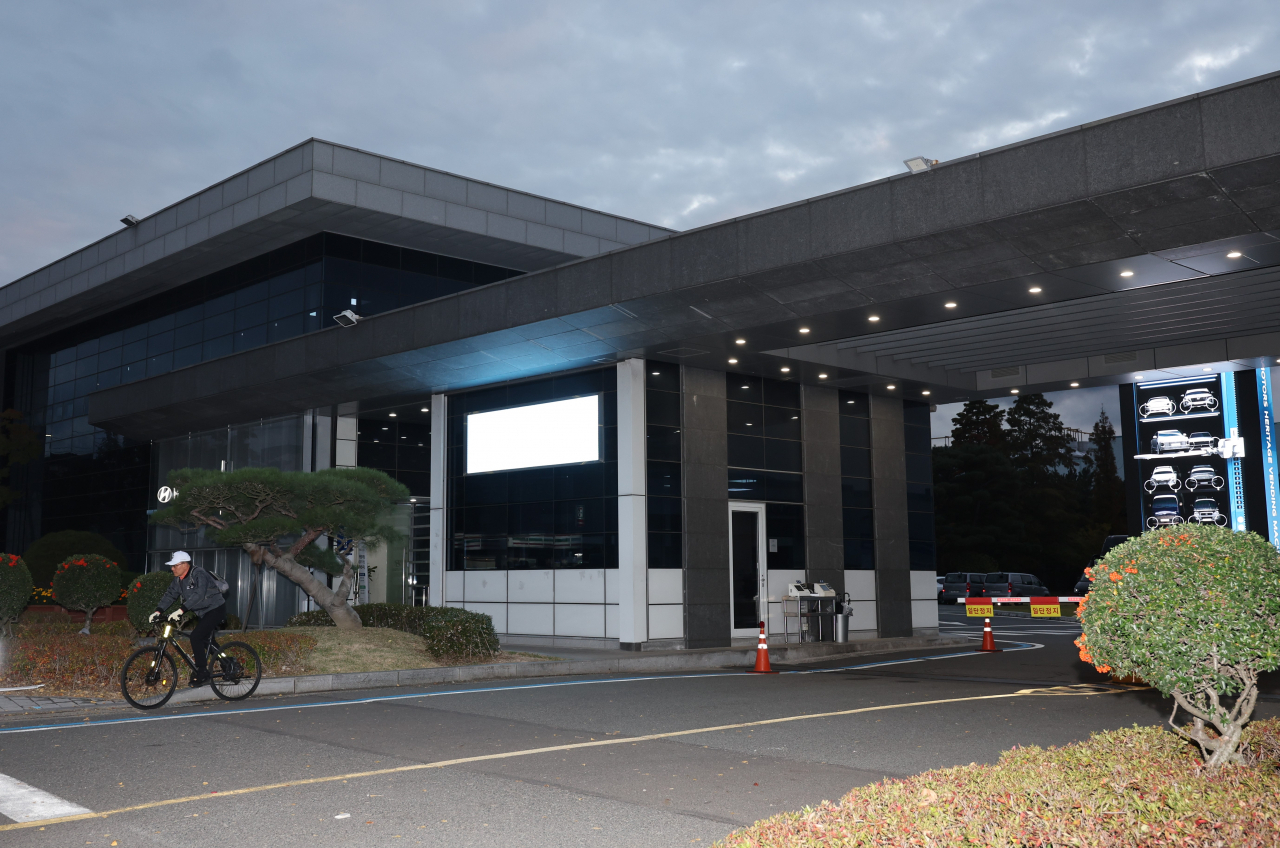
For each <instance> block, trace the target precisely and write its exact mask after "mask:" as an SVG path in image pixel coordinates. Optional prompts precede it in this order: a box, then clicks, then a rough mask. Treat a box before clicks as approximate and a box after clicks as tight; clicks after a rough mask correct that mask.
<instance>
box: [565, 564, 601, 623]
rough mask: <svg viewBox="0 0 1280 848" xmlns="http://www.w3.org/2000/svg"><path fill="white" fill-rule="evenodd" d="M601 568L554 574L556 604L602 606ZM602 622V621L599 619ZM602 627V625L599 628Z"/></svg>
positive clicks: (576, 569)
mask: <svg viewBox="0 0 1280 848" xmlns="http://www.w3.org/2000/svg"><path fill="white" fill-rule="evenodd" d="M604 572H605V570H604V569H603V568H562V569H559V570H557V571H556V572H555V581H556V599H555V600H556V603H557V604H603V603H604ZM601 620H602V621H603V619H601ZM603 626H604V625H603V624H602V625H601V627H603Z"/></svg>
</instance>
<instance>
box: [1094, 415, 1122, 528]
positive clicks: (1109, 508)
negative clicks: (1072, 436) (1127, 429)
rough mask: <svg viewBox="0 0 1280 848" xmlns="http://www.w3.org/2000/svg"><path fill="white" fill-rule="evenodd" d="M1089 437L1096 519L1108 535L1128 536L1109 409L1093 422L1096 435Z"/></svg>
mask: <svg viewBox="0 0 1280 848" xmlns="http://www.w3.org/2000/svg"><path fill="white" fill-rule="evenodd" d="M1089 438H1090V441H1092V442H1093V447H1094V449H1093V453H1092V455H1091V459H1092V462H1091V465H1092V472H1093V473H1092V478H1093V479H1092V481H1091V483H1092V486H1091V487H1090V488H1091V491H1090V501H1091V503H1090V507H1091V511H1092V513H1093V520H1094V521H1096V522H1098V523H1099V524H1104V525H1106V526H1107V528H1108V534H1116V535H1119V534H1122V533H1125V532H1126V526H1127V524H1128V522H1127V520H1126V518H1127V516H1126V511H1125V497H1124V481H1123V480H1121V479H1120V472H1119V468H1118V466H1117V465H1116V454H1115V451H1114V450H1113V448H1112V445H1113V444H1114V442H1115V438H1116V430H1115V427H1113V426H1111V419H1110V418H1108V417H1107V411H1106V409H1102V410H1101V411H1100V412H1099V414H1098V420H1097V421H1096V422H1094V425H1093V433H1092V435H1091V436H1090V437H1089Z"/></svg>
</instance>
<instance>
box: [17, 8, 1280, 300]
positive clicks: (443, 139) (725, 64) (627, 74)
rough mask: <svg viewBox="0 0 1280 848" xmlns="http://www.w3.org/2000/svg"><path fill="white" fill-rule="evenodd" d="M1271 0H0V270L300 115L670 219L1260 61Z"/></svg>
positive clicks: (995, 139) (475, 171)
mask: <svg viewBox="0 0 1280 848" xmlns="http://www.w3.org/2000/svg"><path fill="white" fill-rule="evenodd" d="M1278 21H1280V14H1278V13H1277V7H1276V6H1275V4H1274V3H1273V2H1264V1H1263V0H1259V2H1237V3H1222V2H1215V3H1208V2H1201V3H1190V2H1184V3H1177V2H1169V3H1140V4H1139V3H1135V4H1121V3H1113V2H1078V3H1059V4H1025V3H1013V2H973V1H972V0H971V1H970V2H938V3H911V2H860V3H856V4H855V3H845V2H834V3H821V2H804V0H801V2H791V3H759V2H754V3H753V2H701V3H683V2H674V0H672V1H671V2H657V0H651V2H645V3H631V4H622V3H616V2H596V3H589V2H564V3H556V2H541V3H539V2H531V1H528V0H527V1H526V2H508V3H501V2H439V3H421V2H400V3H393V2H387V3H379V4H354V3H335V2H322V1H319V0H317V1H316V2H306V3H302V2H296V3H270V4H266V3H251V2H235V0H232V2H224V3H218V4H203V5H191V4H166V3H145V2H143V3H133V4H117V5H114V6H103V5H97V4H87V3H79V4H18V3H11V4H6V6H5V7H4V8H3V10H0V72H3V75H4V79H5V80H6V82H7V85H5V86H4V87H3V89H0V108H3V114H4V116H5V122H4V126H5V132H4V134H3V140H2V141H0V144H3V152H4V154H5V155H4V156H3V157H2V158H0V184H3V185H4V187H5V193H4V200H3V202H0V282H7V281H8V280H11V279H13V278H15V277H18V276H21V275H22V274H25V273H27V272H29V271H32V270H34V269H35V268H37V267H39V266H41V265H43V264H46V263H48V262H51V261H53V260H55V259H57V258H58V257H60V256H62V255H64V254H66V253H67V252H69V251H71V250H73V249H76V248H78V247H80V246H83V245H84V244H86V243H88V242H90V241H92V240H94V239H97V238H100V237H102V236H103V235H105V234H107V233H109V232H111V231H112V230H114V229H116V227H117V225H116V221H117V220H118V219H119V218H120V217H121V216H122V215H124V214H126V213H132V214H137V215H145V214H148V213H150V212H152V211H155V210H156V209H158V208H160V207H162V206H165V205H168V204H170V203H172V202H174V201H175V200H177V199H179V198H181V197H183V196H185V195H187V194H190V193H193V192H195V191H198V190H199V189H201V188H203V187H205V186H207V185H209V184H211V183H213V182H215V181H217V180H219V179H222V178H224V177H226V176H228V175H230V174H232V173H234V172H236V171H239V170H241V169H244V168H246V167H248V166H249V165H251V164H253V163H255V162H257V161H259V160H261V159H263V158H265V157H267V156H269V155H271V154H273V153H276V152H278V151H280V150H282V149H284V148H285V147H288V146H290V145H292V144H295V143H297V142H299V141H301V140H302V139H304V138H307V137H309V136H312V135H315V136H320V137H325V138H329V139H332V140H335V141H340V142H344V143H347V144H353V145H356V146H359V147H364V148H367V149H371V150H375V151H378V152H380V153H384V154H387V155H391V156H398V157H401V158H404V159H409V160H412V161H415V162H420V163H423V164H428V165H432V166H434V167H438V168H443V169H445V170H451V171H455V172H459V173H463V174H466V175H469V176H473V177H476V178H479V179H485V180H490V181H493V182H496V183H500V184H505V185H511V186H516V187H519V188H523V189H526V190H529V191H534V192H538V193H542V194H546V195H550V196H553V197H557V198H562V199H565V200H569V201H573V202H577V203H582V204H586V205H588V206H594V207H598V208H602V209H606V210H608V211H611V212H616V213H618V214H623V215H629V216H632V217H636V218H639V219H642V220H647V221H652V222H655V223H661V224H665V225H668V226H673V227H676V228H680V229H685V228H689V227H693V226H698V225H702V224H706V223H710V222H713V221H717V220H721V219H724V218H727V217H731V216H733V215H737V214H742V213H744V212H750V211H755V210H758V209H762V208H767V207H769V206H773V205H777V204H780V203H786V202H789V201H794V200H798V199H801V198H805V197H810V196H813V195H817V194H821V193H824V192H828V191H834V190H836V189H840V188H843V187H846V186H850V185H855V184H858V183H861V182H865V181H867V180H872V179H876V178H879V177H884V176H886V175H888V174H892V173H898V172H901V171H902V170H903V167H902V164H901V160H902V159H904V158H906V157H907V156H911V155H928V156H931V157H933V158H937V159H944V160H945V159H948V158H953V157H956V156H962V155H965V154H968V153H971V152H974V151H976V150H980V149H984V148H989V147H993V146H998V145H1002V144H1007V143H1010V142H1013V141H1017V140H1019V139H1022V138H1027V137H1030V136H1034V135H1038V134H1041V133H1044V132H1049V131H1052V130H1055V129H1058V128H1061V127H1064V126H1070V125H1073V124H1079V123H1083V122H1086V121H1090V120H1094V119H1097V118H1102V117H1106V116H1108V115H1111V114H1115V113H1119V112H1123V111H1126V110H1129V109H1134V108H1138V107H1141V106H1145V105H1148V104H1151V103H1155V102H1158V101H1161V100H1166V99H1169V98H1173V97H1177V96H1181V95H1184V94H1188V93H1191V92H1194V91H1199V90H1204V89H1207V88H1211V87H1213V86H1216V85H1221V84H1224V83H1227V82H1231V81H1234V80H1239V79H1244V78H1248V77H1250V76H1255V75H1257V74H1261V73H1265V72H1268V71H1271V70H1274V69H1275V59H1274V57H1275V56H1277V55H1280V43H1278V41H1280V36H1278V27H1277V22H1278Z"/></svg>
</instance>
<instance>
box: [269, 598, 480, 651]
mask: <svg viewBox="0 0 1280 848" xmlns="http://www.w3.org/2000/svg"><path fill="white" fill-rule="evenodd" d="M354 609H355V611H356V615H358V616H360V622H361V623H362V624H363V625H364V626H365V627H386V628H389V629H391V630H400V631H403V632H405V633H413V634H415V635H417V636H421V637H422V638H423V640H424V641H425V642H426V649H427V653H429V654H431V656H433V657H435V658H436V659H440V660H448V661H455V662H456V661H459V660H487V659H490V658H492V657H493V655H494V654H496V653H497V652H498V651H499V645H498V634H497V633H495V632H494V629H493V619H492V618H490V617H489V616H487V615H484V614H483V613H478V612H469V611H468V610H464V609H458V608H457V607H412V606H409V605H407V604H360V605H358V606H356V607H354ZM286 626H287V627H331V626H333V619H332V618H331V617H330V616H329V613H327V612H325V611H324V610H314V611H312V612H301V613H298V614H297V615H295V616H294V617H293V618H291V619H289V621H288V624H287V625H286Z"/></svg>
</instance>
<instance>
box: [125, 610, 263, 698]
mask: <svg viewBox="0 0 1280 848" xmlns="http://www.w3.org/2000/svg"><path fill="white" fill-rule="evenodd" d="M151 632H153V633H154V632H155V630H154V629H153V630H152V631H151ZM178 636H185V637H186V638H187V639H188V640H190V639H191V634H190V633H187V632H186V631H184V630H179V629H178V628H177V627H175V626H174V625H173V624H172V623H169V622H166V623H165V624H164V626H163V628H162V629H161V631H160V634H159V635H158V636H156V643H155V645H154V646H152V647H147V648H139V649H138V650H136V651H134V652H133V655H132V656H130V657H129V659H127V660H125V662H124V669H122V670H121V672H120V691H121V692H122V693H124V699H125V700H126V701H128V702H129V703H130V704H132V705H133V706H135V707H137V708H138V709H140V710H155V709H159V708H160V707H163V706H164V705H165V703H167V702H168V700H169V699H170V698H171V697H173V692H174V689H176V688H177V686H178V667H177V664H176V663H174V661H173V654H172V653H170V652H169V648H170V647H172V648H173V650H174V652H176V653H177V654H178V656H179V657H181V658H182V661H183V662H184V663H186V664H187V667H188V668H190V669H191V671H192V673H193V674H194V673H195V669H196V666H195V662H194V661H193V660H192V659H191V657H189V656H187V652H186V651H184V650H182V646H181V645H178V644H177V641H176V640H177V637H178ZM193 653H194V651H193ZM206 660H207V661H206V664H205V667H206V668H208V670H209V685H210V686H211V687H212V688H213V693H214V694H215V695H217V696H218V697H219V698H222V699H223V700H224V701H240V700H243V699H245V698H247V697H249V696H250V695H252V694H253V693H254V692H255V691H257V689H258V683H259V681H261V680H262V660H261V659H259V657H258V652H257V651H255V650H254V649H253V647H252V646H251V645H246V644H245V643H244V642H228V643H226V644H225V645H220V644H218V640H217V639H216V638H211V639H210V640H209V648H208V654H207V656H206Z"/></svg>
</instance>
